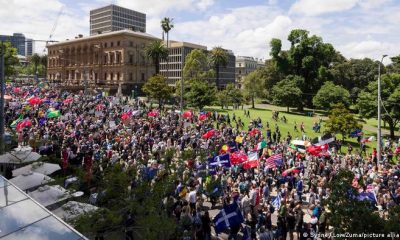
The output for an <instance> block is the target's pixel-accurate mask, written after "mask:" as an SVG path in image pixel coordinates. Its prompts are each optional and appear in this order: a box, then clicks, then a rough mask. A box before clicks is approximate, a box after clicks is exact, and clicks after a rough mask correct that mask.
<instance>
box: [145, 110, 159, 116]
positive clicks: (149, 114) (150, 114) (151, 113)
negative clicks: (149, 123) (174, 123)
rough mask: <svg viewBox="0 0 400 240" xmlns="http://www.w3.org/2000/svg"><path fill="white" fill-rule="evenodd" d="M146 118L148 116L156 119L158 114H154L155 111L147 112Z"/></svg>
mask: <svg viewBox="0 0 400 240" xmlns="http://www.w3.org/2000/svg"><path fill="white" fill-rule="evenodd" d="M147 116H149V117H157V116H158V113H157V112H155V111H151V112H149V113H148V114H147Z"/></svg>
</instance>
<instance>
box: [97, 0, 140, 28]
mask: <svg viewBox="0 0 400 240" xmlns="http://www.w3.org/2000/svg"><path fill="white" fill-rule="evenodd" d="M124 29H129V30H132V31H137V32H146V14H144V13H140V12H137V11H134V10H131V9H127V8H123V7H120V6H116V5H113V4H111V5H108V6H105V7H101V8H98V9H94V10H91V11H90V35H95V34H101V33H106V32H112V31H119V30H124Z"/></svg>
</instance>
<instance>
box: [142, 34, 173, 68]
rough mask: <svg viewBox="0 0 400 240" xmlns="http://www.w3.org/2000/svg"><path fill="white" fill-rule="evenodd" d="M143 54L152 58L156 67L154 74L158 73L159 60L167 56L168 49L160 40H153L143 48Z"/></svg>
mask: <svg viewBox="0 0 400 240" xmlns="http://www.w3.org/2000/svg"><path fill="white" fill-rule="evenodd" d="M145 54H146V56H147V57H148V58H151V59H152V60H153V63H154V65H155V67H156V74H155V75H157V74H159V73H160V61H161V60H165V59H167V58H168V49H167V48H166V47H165V45H164V43H163V42H162V41H160V40H156V41H153V42H152V43H150V44H149V45H148V46H147V47H146V48H145Z"/></svg>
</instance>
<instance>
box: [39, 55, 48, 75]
mask: <svg viewBox="0 0 400 240" xmlns="http://www.w3.org/2000/svg"><path fill="white" fill-rule="evenodd" d="M40 64H41V65H42V68H43V70H44V77H45V78H46V77H47V54H45V55H43V56H41V57H40Z"/></svg>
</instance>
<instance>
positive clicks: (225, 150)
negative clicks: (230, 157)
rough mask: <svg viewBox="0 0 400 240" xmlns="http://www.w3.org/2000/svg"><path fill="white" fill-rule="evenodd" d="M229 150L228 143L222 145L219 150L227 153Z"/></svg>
mask: <svg viewBox="0 0 400 240" xmlns="http://www.w3.org/2000/svg"><path fill="white" fill-rule="evenodd" d="M229 150H230V147H229V146H228V145H226V144H225V145H223V146H222V147H221V150H219V152H220V153H227V152H229Z"/></svg>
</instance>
